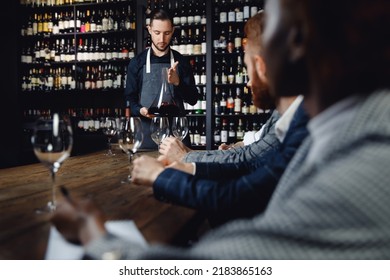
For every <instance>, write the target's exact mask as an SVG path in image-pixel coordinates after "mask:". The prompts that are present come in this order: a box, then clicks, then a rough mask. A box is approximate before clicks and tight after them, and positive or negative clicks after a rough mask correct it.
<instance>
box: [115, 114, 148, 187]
mask: <svg viewBox="0 0 390 280" xmlns="http://www.w3.org/2000/svg"><path fill="white" fill-rule="evenodd" d="M143 139H144V135H143V133H142V124H141V119H140V118H138V117H127V118H125V120H124V121H123V123H122V129H121V131H120V132H119V136H118V145H119V147H120V148H121V149H122V151H124V152H125V153H126V154H127V155H128V156H129V171H130V172H129V175H128V176H127V178H126V179H125V180H122V181H121V182H122V183H130V182H131V175H130V174H131V168H132V163H133V159H134V158H135V155H136V153H137V151H138V149H139V147H140V146H141V144H142V141H143Z"/></svg>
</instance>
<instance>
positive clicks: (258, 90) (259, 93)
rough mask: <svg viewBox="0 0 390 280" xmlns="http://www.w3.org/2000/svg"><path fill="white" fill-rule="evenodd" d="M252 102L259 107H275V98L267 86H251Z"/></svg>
mask: <svg viewBox="0 0 390 280" xmlns="http://www.w3.org/2000/svg"><path fill="white" fill-rule="evenodd" d="M252 95H253V96H252V100H253V104H254V105H255V106H256V107H257V108H260V109H273V108H275V98H274V97H273V96H272V95H271V94H270V91H269V88H268V86H264V87H253V86H252Z"/></svg>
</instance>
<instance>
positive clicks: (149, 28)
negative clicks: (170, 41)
mask: <svg viewBox="0 0 390 280" xmlns="http://www.w3.org/2000/svg"><path fill="white" fill-rule="evenodd" d="M148 32H149V34H150V35H152V34H151V32H152V28H151V27H150V24H149V25H148Z"/></svg>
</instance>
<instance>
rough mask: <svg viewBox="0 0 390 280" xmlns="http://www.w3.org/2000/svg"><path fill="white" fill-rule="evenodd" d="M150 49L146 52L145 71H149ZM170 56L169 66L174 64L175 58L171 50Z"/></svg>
mask: <svg viewBox="0 0 390 280" xmlns="http://www.w3.org/2000/svg"><path fill="white" fill-rule="evenodd" d="M150 50H151V48H149V50H148V53H147V55H146V73H150ZM170 58H171V67H173V65H174V64H175V58H174V57H173V53H172V50H170Z"/></svg>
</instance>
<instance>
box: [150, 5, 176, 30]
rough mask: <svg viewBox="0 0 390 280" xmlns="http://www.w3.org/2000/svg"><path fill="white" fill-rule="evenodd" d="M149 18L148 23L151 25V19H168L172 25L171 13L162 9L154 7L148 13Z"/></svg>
mask: <svg viewBox="0 0 390 280" xmlns="http://www.w3.org/2000/svg"><path fill="white" fill-rule="evenodd" d="M149 18H150V25H152V23H153V20H155V19H157V20H169V21H170V22H171V24H172V26H173V17H172V15H171V14H170V13H169V12H167V11H165V10H163V9H155V10H153V11H152V12H151V13H150V15H149Z"/></svg>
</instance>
